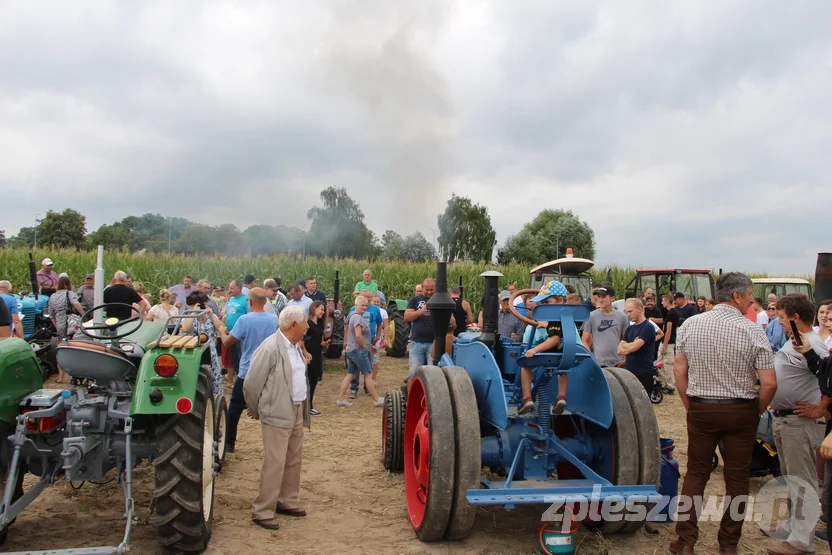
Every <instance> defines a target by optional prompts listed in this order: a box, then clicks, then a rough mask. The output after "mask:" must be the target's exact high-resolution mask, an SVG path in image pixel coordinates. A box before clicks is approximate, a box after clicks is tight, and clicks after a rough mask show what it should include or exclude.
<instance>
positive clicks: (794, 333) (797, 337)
mask: <svg viewBox="0 0 832 555" xmlns="http://www.w3.org/2000/svg"><path fill="white" fill-rule="evenodd" d="M789 325H790V326H791V327H792V341H794V344H795V345H797V346H798V347H802V346H803V342H802V341H801V340H800V330H798V329H797V322H795V321H794V320H789Z"/></svg>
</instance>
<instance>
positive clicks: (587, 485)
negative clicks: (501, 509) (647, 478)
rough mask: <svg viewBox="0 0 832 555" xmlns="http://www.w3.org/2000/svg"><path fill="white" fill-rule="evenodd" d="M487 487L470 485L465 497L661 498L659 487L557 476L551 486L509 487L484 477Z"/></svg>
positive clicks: (501, 501) (522, 501)
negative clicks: (600, 482) (564, 478)
mask: <svg viewBox="0 0 832 555" xmlns="http://www.w3.org/2000/svg"><path fill="white" fill-rule="evenodd" d="M480 483H481V484H482V485H483V486H485V488H486V489H469V490H468V491H466V492H465V498H466V499H467V500H468V502H469V503H471V504H472V505H506V504H511V505H539V504H554V503H558V504H564V503H587V502H594V501H603V500H604V499H609V500H610V501H620V502H623V501H626V500H627V499H630V498H632V501H633V502H651V503H656V502H658V501H661V499H662V496H661V495H659V494H658V493H656V487H655V486H651V485H645V486H605V485H600V484H597V483H596V482H593V481H592V480H553V481H552V485H551V486H547V487H517V486H514V487H509V488H506V487H505V482H492V481H489V480H481V481H480Z"/></svg>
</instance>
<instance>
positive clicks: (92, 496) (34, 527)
mask: <svg viewBox="0 0 832 555" xmlns="http://www.w3.org/2000/svg"><path fill="white" fill-rule="evenodd" d="M406 374H407V368H406V360H405V359H391V358H385V357H382V371H381V375H380V378H379V381H380V391H387V390H390V389H396V388H398V387H399V386H400V385H401V383H402V380H403V379H404V377H405V376H406ZM342 377H343V364H339V361H333V362H331V363H330V364H328V366H327V371H326V372H325V375H324V379H323V382H322V383H321V384H320V385H319V387H318V393H317V394H316V401H317V402H316V406H317V407H318V408H319V409H320V410H321V411H322V412H323V413H324V415H323V416H322V417H320V418H314V419H313V421H312V430H311V431H308V432H306V438H305V441H304V453H303V459H304V462H303V478H302V492H301V495H302V505H303V507H304V508H305V509H306V510H307V511H308V513H309V516H307V517H306V518H301V519H292V518H288V517H282V518H281V519H280V523H281V529H280V530H279V531H277V532H268V531H266V530H263V529H261V528H258V527H256V526H254V525H253V524H252V523H251V521H250V520H249V519H250V508H251V501H252V499H253V498H254V496H255V494H256V491H257V487H258V481H259V474H260V461H261V457H262V447H261V440H260V432H259V425H258V424H257V423H256V422H255V421H253V420H251V419H249V418H247V417H245V416H243V419H242V420H241V422H240V432H239V440H238V446H237V452H236V453H234V454H229V455H228V458H227V461H226V465H225V469H224V470H223V473H222V474H221V475H220V476H219V477H218V479H217V484H216V494H215V503H214V532H213V538H212V540H211V544H210V547H209V549H208V551H207V552H206V553H209V554H211V555H220V554H231V553H233V554H243V553H258V554H259V553H264V554H266V553H291V554H295V553H308V554H321V553H340V554H361V553H384V554H440V553H441V554H444V553H470V554H531V553H535V552H536V546H537V532H538V530H539V528H540V526H541V521H540V517H541V514H542V512H543V510H545V508H539V507H524V508H518V509H516V510H514V511H511V512H507V511H505V510H503V509H502V508H497V507H494V508H490V507H489V508H482V509H480V510H479V512H478V515H477V521H476V524H475V527H474V530H473V532H472V534H471V536H470V537H469V538H468V539H467V540H465V541H462V542H456V543H437V544H423V543H420V542H419V541H418V540H417V539H416V537H415V535H414V533H413V531H412V530H411V528H410V524H409V522H408V518H407V514H406V510H405V500H404V486H403V482H402V477H401V475H399V474H389V473H387V472H386V471H385V470H384V469H383V468H382V465H381V462H380V445H381V409H379V408H375V407H373V406H372V404H371V402H370V398H369V397H367V396H364V395H363V394H360V395H359V398H358V399H357V400H356V403H355V405H354V406H353V407H351V408H347V409H345V408H338V407H336V406H335V405H334V401H335V395H336V391H337V388H338V385H339V384H340V381H341V378H342ZM53 387H56V386H54V385H53ZM227 392H229V393H230V390H229V388H227ZM654 408H655V410H656V414H657V416H658V419H659V424H660V429H661V435H662V437H671V438H674V439H675V441H676V451H675V456H676V458H677V459H678V460H679V462H680V465H681V468H682V471H683V472H684V466H685V460H686V443H687V442H686V435H685V424H684V413H683V410H682V406H681V403H680V402H679V400H678V397H677V396H675V395H673V396H667V397H666V398H665V401H664V402H662V403H661V404H659V405H654ZM137 474H138V476H137V479H136V488H135V497H136V505H137V512H138V521H137V523H136V525H135V526H134V527H133V539H132V542H131V543H132V551H131V552H132V553H137V554H151V553H158V552H159V549H158V547H157V544H156V540H155V530H154V526H153V524H152V516H151V514H150V501H151V494H152V489H153V471H152V467H151V466H150V465H148V464H146V463H145V464H142V465H141V466H140V467H139V468H138V469H137ZM765 481H766V479H762V480H760V479H752V483H751V489H752V493H753V492H755V491H756V490H758V489H759V488H760V487H761V485H762V484H763V483H765ZM709 493H714V494H719V493H724V485H723V481H722V474H721V468H720V469H718V470H717V471H716V472H715V473H714V474H713V475H712V479H711V482H710V484H709ZM122 514H123V505H122V500H121V493H120V490H119V488H118V487H117V486H116V485H115V484H114V483H111V484H108V485H94V484H89V483H87V484H85V485H84V486H83V488H81V489H79V490H73V489H71V488H70V486H69V484H67V483H65V482H62V483H59V484H58V485H56V486H53V487H52V488H51V489H49V490H47V491H46V492H45V493H44V494H43V495H42V496H41V497H40V498H39V499H38V500H37V501H35V503H34V504H33V505H32V506H30V507H29V509H28V510H26V511H25V512H24V513H23V514H22V515H21V516H20V517H19V518H18V520H17V523H16V524H15V525H14V526H13V527H12V528H11V529H10V531H9V539H8V542H7V543H6V545H5V546H4V549H5V550H7V551H19V550H28V549H58V548H69V547H82V546H95V545H117V544H118V542H119V541H120V539H121V534H122V531H123V522H122ZM701 529H702V532H701V538H700V543H699V544H698V545H697V553H715V552H716V531H717V524H716V523H712V522H705V523H702V525H701ZM672 538H673V528H672V525H656V526H655V531H654V533H653V534H650V533H648V532H646V531H644V530H642V531H639V532H638V533H636V534H635V535H633V536H613V537H610V538H602V537H600V536H597V535H594V534H592V533H590V532H587V531H585V530H583V529H581V531H580V532H579V533H578V536H577V544H578V546H579V548H578V552H579V553H586V554H593V555H597V554H602V553H607V554H609V555H613V554H639V553H641V554H664V553H666V550H665V547H666V546H667V544H668V543H669V542H670V540H671V539H672ZM772 543H774V542H773V541H772V540H769V539H768V538H766V537H765V536H764V535H763V534H762V532H760V530H759V528H758V527H757V526H756V525H755V524H753V523H748V524H747V525H746V527H745V532H744V537H743V540H742V544H741V548H742V549H741V553H744V554H764V553H765V552H766V551H765V548H766V546H767V545H771V544H772ZM823 551H824V548H823V547H822V546H821V545H820V544H818V552H819V553H820V552H823Z"/></svg>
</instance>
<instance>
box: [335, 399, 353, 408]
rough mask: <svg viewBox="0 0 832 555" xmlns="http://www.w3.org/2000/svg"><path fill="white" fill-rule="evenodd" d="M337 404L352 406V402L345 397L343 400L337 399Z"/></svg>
mask: <svg viewBox="0 0 832 555" xmlns="http://www.w3.org/2000/svg"><path fill="white" fill-rule="evenodd" d="M335 404H336V405H338V406H339V407H351V406H352V403H350V402H349V401H347V400H346V399H344V400H343V401H335Z"/></svg>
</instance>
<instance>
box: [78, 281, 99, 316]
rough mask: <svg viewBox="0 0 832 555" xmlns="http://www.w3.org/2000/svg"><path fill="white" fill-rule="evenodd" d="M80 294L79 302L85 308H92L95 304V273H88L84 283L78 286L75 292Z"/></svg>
mask: <svg viewBox="0 0 832 555" xmlns="http://www.w3.org/2000/svg"><path fill="white" fill-rule="evenodd" d="M75 294H76V295H78V302H79V303H81V306H83V307H84V310H90V309H91V308H93V307H94V306H95V274H87V275H86V277H85V278H84V285H82V286H81V287H79V288H78V291H76V293H75Z"/></svg>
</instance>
